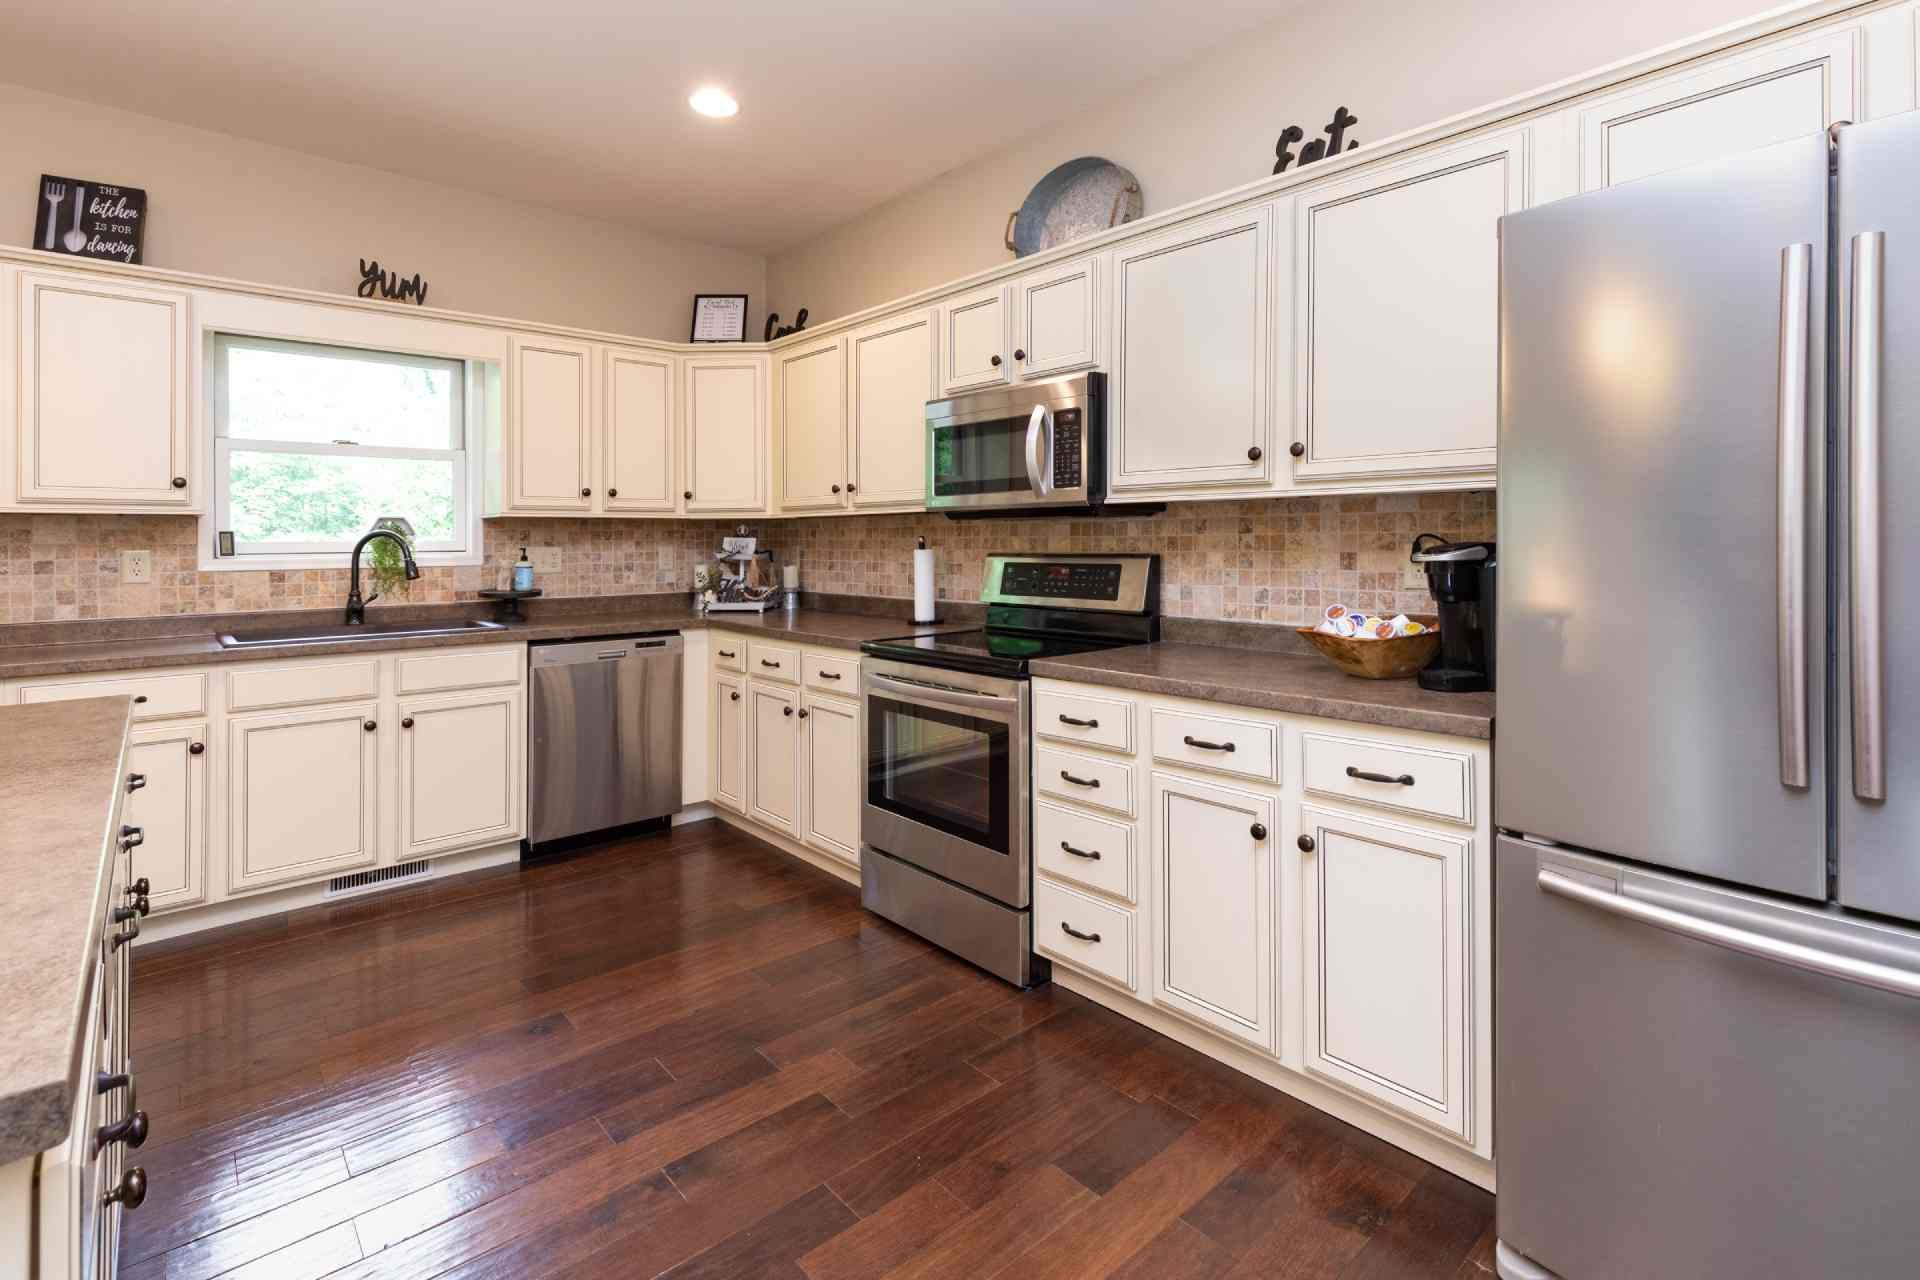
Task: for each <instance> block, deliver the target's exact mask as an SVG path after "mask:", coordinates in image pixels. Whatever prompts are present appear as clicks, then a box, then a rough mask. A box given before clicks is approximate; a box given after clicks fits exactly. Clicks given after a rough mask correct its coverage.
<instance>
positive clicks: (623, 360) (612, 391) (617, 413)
mask: <svg viewBox="0 0 1920 1280" xmlns="http://www.w3.org/2000/svg"><path fill="white" fill-rule="evenodd" d="M600 380H601V387H600V406H601V408H600V481H599V484H598V485H596V486H595V487H596V488H597V489H598V491H599V499H600V510H602V511H605V512H609V513H618V512H626V511H634V512H641V511H660V512H672V511H677V510H679V507H680V457H679V450H680V424H679V421H678V417H679V396H678V394H677V392H678V388H677V387H676V386H675V368H674V358H673V357H672V356H670V355H662V354H660V353H659V352H654V351H642V350H639V349H638V348H632V347H603V348H601V350H600Z"/></svg>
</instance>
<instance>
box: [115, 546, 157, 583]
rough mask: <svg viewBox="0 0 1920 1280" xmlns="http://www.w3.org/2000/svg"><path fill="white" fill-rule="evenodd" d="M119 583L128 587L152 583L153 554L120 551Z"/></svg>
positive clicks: (148, 552)
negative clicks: (126, 584) (128, 585)
mask: <svg viewBox="0 0 1920 1280" xmlns="http://www.w3.org/2000/svg"><path fill="white" fill-rule="evenodd" d="M120 581H122V582H125V583H128V584H130V585H135V586H137V585H139V584H140V583H143V582H152V581H153V552H151V551H122V552H121V553H120Z"/></svg>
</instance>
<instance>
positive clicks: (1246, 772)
mask: <svg viewBox="0 0 1920 1280" xmlns="http://www.w3.org/2000/svg"><path fill="white" fill-rule="evenodd" d="M1153 758H1154V759H1155V760H1158V761H1160V762H1162V763H1165V764H1177V765H1184V766H1185V767H1187V768H1189V769H1205V770H1208V771H1209V772H1212V773H1228V774H1232V775H1233V776H1234V777H1236V778H1252V779H1254V780H1256V781H1259V782H1278V781H1279V780H1280V735H1279V732H1278V730H1277V729H1276V728H1275V726H1273V725H1271V724H1262V723H1261V722H1259V721H1257V720H1232V719H1228V718H1227V717H1225V716H1207V715H1196V714H1194V713H1193V712H1190V711H1176V710H1174V709H1172V708H1170V707H1155V708H1154V709H1153Z"/></svg>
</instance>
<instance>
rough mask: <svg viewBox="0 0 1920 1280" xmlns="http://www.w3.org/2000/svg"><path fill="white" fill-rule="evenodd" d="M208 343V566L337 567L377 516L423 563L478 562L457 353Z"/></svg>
mask: <svg viewBox="0 0 1920 1280" xmlns="http://www.w3.org/2000/svg"><path fill="white" fill-rule="evenodd" d="M208 342H209V348H210V351H209V359H208V381H209V388H210V397H209V399H210V408H211V411H212V413H211V417H212V422H213V437H214V441H213V463H214V468H213V473H214V490H215V492H214V494H213V508H212V512H211V514H212V515H213V516H214V520H213V522H212V525H213V528H212V531H211V536H210V537H209V538H208V540H207V542H208V548H209V550H210V553H211V554H215V555H218V559H216V560H214V561H213V565H214V567H221V568H297V567H313V568H319V567H329V568H337V567H339V566H340V565H341V564H342V563H344V561H343V559H342V557H344V556H345V555H346V554H347V553H348V552H349V551H351V550H352V549H353V544H354V543H355V542H357V541H358V540H359V539H360V536H361V535H362V534H364V533H366V532H367V530H368V529H370V528H372V527H373V524H374V522H375V521H376V520H379V519H381V518H383V517H389V516H393V517H400V518H403V519H405V520H406V521H408V522H409V523H410V524H411V525H412V526H413V529H414V534H415V538H414V548H415V550H416V551H417V552H418V553H419V554H420V557H421V559H422V560H423V561H425V562H427V563H433V562H436V561H437V562H439V563H442V564H449V563H468V564H472V563H478V561H479V550H480V531H479V527H478V524H479V522H478V520H477V518H476V511H477V502H476V501H475V497H476V495H475V494H474V493H473V491H472V486H471V484H470V482H469V481H470V472H471V468H470V467H469V465H468V461H469V458H468V454H469V450H468V443H469V440H468V437H469V434H470V431H469V421H470V417H471V415H470V413H469V407H468V402H469V400H470V399H472V398H473V397H472V396H470V394H469V391H470V388H469V385H468V384H469V380H470V375H469V367H468V365H467V362H466V361H463V360H451V359H446V358H443V357H437V356H419V355H409V354H404V353H399V352H391V351H370V350H363V349H360V348H355V347H339V346H326V345H322V344H319V343H310V342H289V341H285V340H281V339H277V338H256V337H246V336H241V335H238V334H224V333H223V334H214V335H212V336H210V338H209V339H208ZM222 531H230V532H231V533H232V535H233V548H232V552H231V553H230V554H220V551H219V537H218V535H219V533H220V532H222Z"/></svg>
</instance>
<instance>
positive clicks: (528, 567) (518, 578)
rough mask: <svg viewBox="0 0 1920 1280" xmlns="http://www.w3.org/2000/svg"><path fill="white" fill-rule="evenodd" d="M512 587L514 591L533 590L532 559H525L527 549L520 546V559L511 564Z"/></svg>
mask: <svg viewBox="0 0 1920 1280" xmlns="http://www.w3.org/2000/svg"><path fill="white" fill-rule="evenodd" d="M513 589H514V590H515V591H531V590H533V561H531V560H529V559H527V549H526V548H525V547H522V548H520V561H519V563H517V564H515V565H514V566H513Z"/></svg>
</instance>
